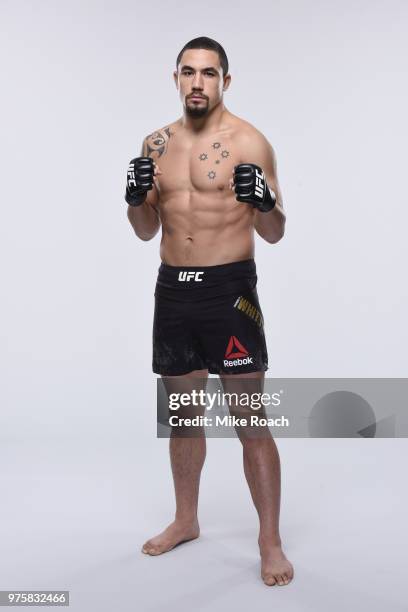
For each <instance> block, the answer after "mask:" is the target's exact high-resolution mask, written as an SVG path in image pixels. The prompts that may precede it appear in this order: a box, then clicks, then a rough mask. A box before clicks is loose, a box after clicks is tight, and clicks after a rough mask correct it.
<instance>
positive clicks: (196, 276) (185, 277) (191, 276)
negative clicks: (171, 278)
mask: <svg viewBox="0 0 408 612" xmlns="http://www.w3.org/2000/svg"><path fill="white" fill-rule="evenodd" d="M203 274H204V272H187V271H186V270H182V271H181V272H179V275H178V279H179V281H191V280H195V281H200V282H201V281H202V280H203V279H202V278H200V277H201V276H202V275H203Z"/></svg>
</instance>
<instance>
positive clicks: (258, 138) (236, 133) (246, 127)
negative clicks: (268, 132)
mask: <svg viewBox="0 0 408 612" xmlns="http://www.w3.org/2000/svg"><path fill="white" fill-rule="evenodd" d="M232 134H233V138H234V140H235V142H236V144H237V145H238V146H243V147H247V146H248V145H251V146H255V147H268V146H270V143H269V141H268V140H267V138H266V137H265V135H264V134H263V133H262V132H261V131H260V130H258V128H256V127H255V126H254V125H253V124H252V123H250V122H249V121H246V120H245V119H241V118H240V117H237V116H235V115H234V116H233V123H232Z"/></svg>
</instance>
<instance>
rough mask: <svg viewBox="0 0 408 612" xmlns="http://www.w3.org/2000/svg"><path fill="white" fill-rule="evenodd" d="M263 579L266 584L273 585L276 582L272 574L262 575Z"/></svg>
mask: <svg viewBox="0 0 408 612" xmlns="http://www.w3.org/2000/svg"><path fill="white" fill-rule="evenodd" d="M263 581H264V583H265V584H266V585H267V586H274V585H275V584H276V580H275V576H273V575H272V574H268V575H266V576H264V577H263Z"/></svg>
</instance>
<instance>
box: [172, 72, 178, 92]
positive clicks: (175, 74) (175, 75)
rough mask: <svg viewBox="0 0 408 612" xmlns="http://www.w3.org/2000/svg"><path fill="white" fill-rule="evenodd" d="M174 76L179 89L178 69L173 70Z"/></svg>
mask: <svg viewBox="0 0 408 612" xmlns="http://www.w3.org/2000/svg"><path fill="white" fill-rule="evenodd" d="M173 78H174V82H175V84H176V88H177V89H178V88H179V86H178V72H177V70H175V71H174V72H173Z"/></svg>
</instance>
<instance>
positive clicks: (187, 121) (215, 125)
mask: <svg viewBox="0 0 408 612" xmlns="http://www.w3.org/2000/svg"><path fill="white" fill-rule="evenodd" d="M226 113H228V111H227V109H226V108H225V106H224V103H223V102H220V103H219V104H217V106H215V107H214V108H213V109H212V110H211V111H210V112H209V113H207V114H206V115H205V116H204V117H191V116H190V115H188V114H187V113H186V111H184V113H183V117H182V118H181V125H182V126H183V127H184V128H185V129H186V130H190V131H191V132H194V133H195V134H200V133H201V134H202V133H204V132H215V131H216V130H218V129H219V128H220V125H221V123H222V120H223V119H224V117H225V114H226Z"/></svg>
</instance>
